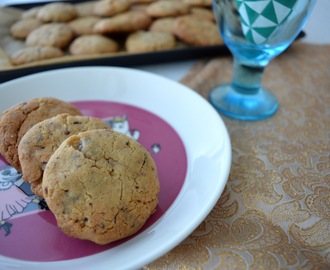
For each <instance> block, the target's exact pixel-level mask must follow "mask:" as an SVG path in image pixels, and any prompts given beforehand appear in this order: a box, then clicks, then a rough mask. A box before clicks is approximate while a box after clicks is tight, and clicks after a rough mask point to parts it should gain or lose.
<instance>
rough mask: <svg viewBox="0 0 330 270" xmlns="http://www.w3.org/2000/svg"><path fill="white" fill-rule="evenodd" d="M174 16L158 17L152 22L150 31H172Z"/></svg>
mask: <svg viewBox="0 0 330 270" xmlns="http://www.w3.org/2000/svg"><path fill="white" fill-rule="evenodd" d="M174 22H175V17H166V18H159V19H156V20H154V21H153V22H152V24H151V25H150V27H149V30H150V31H155V32H166V33H172V32H173V26H174Z"/></svg>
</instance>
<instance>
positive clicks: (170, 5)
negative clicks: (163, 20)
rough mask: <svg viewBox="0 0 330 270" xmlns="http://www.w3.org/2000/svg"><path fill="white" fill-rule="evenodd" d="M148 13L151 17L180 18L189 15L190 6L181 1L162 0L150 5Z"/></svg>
mask: <svg viewBox="0 0 330 270" xmlns="http://www.w3.org/2000/svg"><path fill="white" fill-rule="evenodd" d="M146 12H147V14H148V15H149V16H151V17H169V16H179V15H184V14H187V13H188V12H189V6H188V5H187V4H185V3H183V2H180V1H166V0H160V1H156V2H154V3H152V4H150V5H149V6H148V8H147V10H146Z"/></svg>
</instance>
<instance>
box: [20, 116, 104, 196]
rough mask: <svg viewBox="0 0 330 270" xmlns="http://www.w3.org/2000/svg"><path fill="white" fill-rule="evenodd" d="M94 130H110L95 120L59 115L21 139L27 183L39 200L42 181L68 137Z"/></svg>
mask: <svg viewBox="0 0 330 270" xmlns="http://www.w3.org/2000/svg"><path fill="white" fill-rule="evenodd" d="M93 129H110V126H109V125H107V124H106V123H105V122H104V121H102V120H101V119H99V118H95V117H88V116H81V115H69V114H59V115H57V116H54V117H52V118H48V119H46V120H43V121H41V122H39V123H37V124H35V125H34V126H33V127H32V128H31V129H29V130H28V131H27V132H26V133H25V135H24V136H23V137H22V139H21V141H20V143H19V145H18V156H19V160H20V163H21V168H22V174H23V179H24V181H26V182H28V183H30V184H31V190H32V192H34V194H36V195H37V196H39V197H43V193H42V185H41V184H42V177H43V172H44V169H45V167H46V165H47V162H48V160H49V158H50V156H51V155H52V154H53V153H54V152H55V150H56V149H57V148H58V147H59V146H60V144H61V143H62V142H63V141H64V140H65V139H67V138H68V137H70V136H72V135H74V134H78V133H79V132H83V131H87V130H93Z"/></svg>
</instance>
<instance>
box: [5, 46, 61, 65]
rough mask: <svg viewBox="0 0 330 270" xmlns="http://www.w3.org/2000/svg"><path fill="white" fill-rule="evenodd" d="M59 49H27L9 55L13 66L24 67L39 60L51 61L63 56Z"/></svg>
mask: <svg viewBox="0 0 330 270" xmlns="http://www.w3.org/2000/svg"><path fill="white" fill-rule="evenodd" d="M63 55H64V53H63V52H62V50H61V49H59V48H55V47H28V48H23V49H21V50H18V51H17V52H15V53H13V55H11V57H10V59H11V62H12V64H14V65H24V64H28V63H32V62H36V61H40V60H46V59H52V58H56V57H61V56H63Z"/></svg>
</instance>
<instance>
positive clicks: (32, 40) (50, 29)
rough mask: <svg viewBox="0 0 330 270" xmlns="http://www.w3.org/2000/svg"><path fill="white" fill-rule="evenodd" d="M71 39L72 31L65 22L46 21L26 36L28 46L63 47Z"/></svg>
mask: <svg viewBox="0 0 330 270" xmlns="http://www.w3.org/2000/svg"><path fill="white" fill-rule="evenodd" d="M72 39H73V31H72V29H71V28H70V26H68V25H67V24H65V23H47V24H43V25H41V26H40V27H38V28H37V29H35V30H33V31H32V32H31V33H30V34H29V35H28V36H27V38H26V44H27V45H28V46H46V47H57V48H61V49H62V48H65V47H66V46H67V45H68V44H69V43H70V42H71V40H72Z"/></svg>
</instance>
